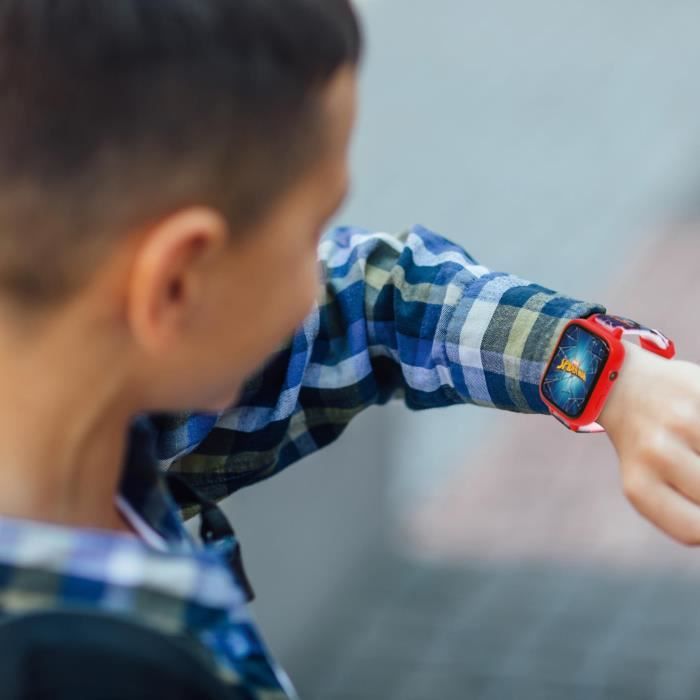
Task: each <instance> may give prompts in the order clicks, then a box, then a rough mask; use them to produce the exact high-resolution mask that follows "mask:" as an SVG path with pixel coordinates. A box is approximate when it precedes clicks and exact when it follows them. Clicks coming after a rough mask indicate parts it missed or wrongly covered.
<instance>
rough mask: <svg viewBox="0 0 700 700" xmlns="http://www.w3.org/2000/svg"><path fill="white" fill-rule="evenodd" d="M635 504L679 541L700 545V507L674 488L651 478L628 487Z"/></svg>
mask: <svg viewBox="0 0 700 700" xmlns="http://www.w3.org/2000/svg"><path fill="white" fill-rule="evenodd" d="M625 493H626V495H627V498H628V499H629V500H630V502H631V503H632V505H633V506H634V507H635V508H636V509H637V510H638V511H639V512H640V513H641V514H642V515H643V516H644V517H646V518H648V519H649V520H651V522H652V523H654V524H655V525H656V526H657V527H659V528H660V529H661V530H663V531H664V532H665V533H666V534H668V535H670V536H671V537H673V539H675V540H677V541H678V542H680V543H682V544H685V545H688V546H696V545H700V508H698V506H697V505H696V504H695V503H693V502H691V501H689V500H688V499H687V498H686V497H685V496H684V495H683V494H681V493H678V491H675V490H674V489H673V488H671V486H669V485H668V484H665V483H663V482H661V481H655V480H653V479H652V478H651V477H648V478H645V479H639V478H638V479H635V480H632V481H631V483H629V482H628V483H626V484H625Z"/></svg>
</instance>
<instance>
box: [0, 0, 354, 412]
mask: <svg viewBox="0 0 700 700" xmlns="http://www.w3.org/2000/svg"><path fill="white" fill-rule="evenodd" d="M360 51H361V39H360V32H359V28H358V24H357V20H356V17H355V15H354V13H353V11H352V9H351V7H350V5H349V0H282V1H280V0H118V1H115V0H60V2H55V1H54V0H0V305H1V306H2V308H4V309H5V310H6V312H7V314H6V315H7V317H8V318H10V317H12V318H16V319H19V320H18V324H20V325H26V326H27V327H30V325H31V328H33V329H36V335H37V339H36V340H37V342H40V341H39V340H38V339H39V338H40V337H41V334H42V328H44V327H47V326H46V324H47V323H48V321H47V319H50V320H51V322H50V323H48V325H49V326H50V327H52V328H54V327H57V326H61V324H63V325H65V327H66V328H67V327H68V326H70V325H71V324H72V325H73V327H74V329H75V330H76V332H82V333H85V334H86V337H85V342H86V344H87V346H92V347H94V348H95V353H103V354H106V355H109V353H110V352H111V350H112V349H114V350H117V349H118V351H119V357H120V358H122V360H123V365H124V369H123V374H124V378H125V382H127V383H129V382H131V383H132V384H133V385H134V386H140V387H142V394H143V395H142V396H141V397H140V399H139V400H140V401H141V402H142V404H143V405H142V406H140V408H143V409H175V408H180V407H181V408H185V407H191V408H218V407H221V406H223V405H224V404H225V403H226V402H227V401H230V400H231V399H232V398H233V397H234V396H235V394H236V391H237V389H238V388H239V386H240V384H241V382H242V381H243V380H244V379H245V377H246V376H247V375H248V374H250V373H251V372H252V371H253V370H254V369H255V367H256V366H257V365H258V364H259V363H260V362H261V361H262V360H264V358H265V356H266V355H267V354H269V353H270V352H272V351H273V350H274V349H275V348H276V347H277V346H278V345H279V344H280V343H281V342H282V341H283V340H284V339H285V337H287V336H288V335H289V334H290V333H291V331H292V330H293V329H294V328H295V327H296V326H297V325H298V323H299V322H300V321H301V320H302V318H303V317H304V315H305V314H306V313H307V312H308V311H309V310H310V307H311V305H312V303H313V298H314V296H315V293H316V285H317V272H316V254H315V249H316V244H317V241H318V237H319V234H320V231H321V229H322V227H323V226H324V224H325V223H326V222H327V220H328V218H329V217H330V216H331V214H332V213H333V212H334V210H335V209H336V208H337V206H338V205H339V203H340V201H341V200H342V198H343V196H344V193H345V191H346V189H347V182H348V175H347V149H348V142H349V138H350V132H351V129H352V125H353V120H354V109H355V87H356V86H355V68H356V65H357V63H358V60H359V55H360ZM30 321H35V323H31V324H30V323H29V322H30ZM91 333H94V334H95V337H87V336H89V335H90V334H91ZM102 359H103V360H106V359H107V358H106V357H103V358H102Z"/></svg>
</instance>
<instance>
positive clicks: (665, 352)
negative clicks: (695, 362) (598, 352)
mask: <svg viewBox="0 0 700 700" xmlns="http://www.w3.org/2000/svg"><path fill="white" fill-rule="evenodd" d="M591 320H592V321H594V322H595V323H597V324H598V325H599V326H602V327H603V328H604V329H605V330H607V331H609V332H610V333H614V334H616V335H617V336H618V337H620V338H623V337H628V336H629V337H637V338H639V344H640V345H641V346H642V347H643V348H644V349H645V350H648V351H649V352H653V353H655V354H657V355H661V356H662V357H665V358H667V359H671V358H673V357H675V355H676V347H675V345H674V344H673V341H672V340H671V339H670V338H668V337H667V336H665V335H664V334H663V333H661V331H657V330H656V329H654V328H649V327H648V326H643V325H642V324H641V323H637V321H633V320H632V319H629V318H625V317H624V316H611V315H608V314H598V315H596V316H593V318H592V319H591Z"/></svg>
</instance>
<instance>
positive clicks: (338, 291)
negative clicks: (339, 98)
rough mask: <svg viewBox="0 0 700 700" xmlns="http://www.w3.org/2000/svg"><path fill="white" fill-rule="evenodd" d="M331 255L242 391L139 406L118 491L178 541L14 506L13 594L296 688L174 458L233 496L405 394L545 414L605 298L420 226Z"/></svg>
mask: <svg viewBox="0 0 700 700" xmlns="http://www.w3.org/2000/svg"><path fill="white" fill-rule="evenodd" d="M320 258H321V262H322V265H323V268H324V279H325V284H324V289H323V294H322V297H321V299H320V301H319V303H318V305H317V307H316V308H315V309H314V311H313V313H312V314H311V315H310V316H309V317H308V319H307V320H306V322H305V324H304V325H303V327H302V328H301V329H299V331H298V332H297V333H296V334H295V335H294V337H293V338H292V339H291V342H290V343H289V344H288V346H287V347H286V348H285V349H284V350H282V351H280V352H278V353H276V354H275V355H274V356H273V357H272V358H270V360H269V361H268V362H267V364H266V365H265V367H264V368H263V369H262V370H261V372H260V373H259V374H258V375H257V376H256V377H255V378H254V379H253V380H252V381H250V382H249V384H248V385H247V387H246V389H245V391H244V393H243V396H242V398H241V400H240V401H239V402H238V404H237V405H236V406H235V407H233V408H232V409H231V410H228V411H226V412H224V413H222V414H218V415H203V414H182V415H167V416H166V415H158V416H150V417H141V418H139V419H138V420H137V421H135V423H134V428H133V430H132V435H131V448H130V450H129V456H128V459H127V462H126V465H125V470H124V479H123V483H122V491H121V495H122V497H123V498H124V499H125V500H126V501H127V502H128V504H129V506H130V508H132V509H133V510H134V511H135V512H136V513H138V514H139V515H140V516H141V517H142V518H143V519H144V520H145V521H146V523H148V524H149V525H150V526H151V527H152V528H153V529H154V530H155V531H156V532H157V533H159V534H160V535H161V536H162V537H163V538H164V539H165V541H166V542H167V544H168V551H165V552H158V551H156V550H154V549H153V548H150V547H148V546H147V545H146V544H145V543H144V542H141V541H140V540H138V539H136V538H132V537H129V536H125V535H119V534H115V533H107V532H94V531H86V530H73V529H69V528H61V527H55V526H49V525H45V524H41V523H36V522H20V521H11V520H7V519H3V520H0V608H2V609H3V610H4V611H5V612H6V613H9V614H15V613H19V612H22V611H26V610H36V609H50V608H56V607H61V608H64V609H65V608H71V607H72V608H85V607H87V608H90V609H100V610H106V611H113V612H116V613H119V614H123V615H127V616H130V617H132V618H133V619H135V620H138V621H140V622H141V623H143V624H147V625H150V626H153V627H154V628H156V629H159V630H162V631H163V632H165V633H168V634H173V633H183V634H186V635H188V636H189V637H193V638H195V639H196V640H198V642H200V643H201V644H203V645H204V646H205V647H206V648H208V649H209V650H210V652H211V653H210V657H211V660H212V668H214V669H216V671H217V672H218V673H219V674H220V675H221V676H222V677H223V678H224V679H225V680H226V681H228V682H229V683H231V684H232V685H233V686H239V687H241V688H245V689H246V691H247V693H248V694H247V695H245V697H250V698H260V699H263V698H265V699H269V700H273V699H274V698H285V697H295V696H294V691H293V690H292V689H291V686H290V685H289V683H288V681H287V679H286V677H285V675H284V673H283V672H282V671H281V670H280V669H279V668H278V667H277V666H276V665H275V663H274V662H273V661H272V660H271V659H270V657H269V655H268V654H267V652H266V650H265V647H264V645H263V643H262V641H261V639H260V636H259V634H258V632H257V631H256V629H255V627H254V626H253V624H252V622H251V620H250V619H249V617H248V613H247V608H246V605H245V602H244V597H243V595H242V592H241V587H240V585H239V583H238V582H237V581H236V580H235V577H234V576H233V574H232V573H231V570H230V568H229V567H228V566H227V564H226V563H225V561H224V558H223V557H222V556H221V554H220V553H219V552H218V551H214V550H211V549H207V548H206V547H204V546H203V545H200V544H197V543H194V542H193V541H192V540H191V539H190V537H189V535H188V534H187V531H186V530H185V529H184V527H183V522H182V518H181V516H180V513H179V511H178V508H177V506H176V505H175V503H174V502H173V500H172V498H171V496H170V494H169V492H168V490H167V487H166V485H165V483H164V478H163V470H164V469H170V470H171V471H173V472H175V473H177V474H179V475H181V476H182V477H183V478H185V479H187V480H188V481H189V483H190V484H192V485H193V486H194V487H195V488H196V489H197V490H198V491H199V492H201V493H202V494H203V495H204V496H206V497H208V498H211V499H221V498H224V497H225V496H227V495H229V494H231V493H233V492H234V491H236V490H237V489H239V488H241V487H243V486H247V485H250V484H252V483H255V482H257V481H260V480H262V479H265V478H268V477H270V476H273V475H274V474H276V473H278V472H279V471H281V470H282V469H284V468H285V467H287V466H289V465H290V464H292V463H293V462H295V461H297V460H299V459H301V458H302V457H304V456H305V455H308V454H310V453H311V452H314V451H315V450H317V449H319V448H321V447H323V446H324V445H327V444H329V443H330V442H332V441H333V440H335V438H337V437H338V436H339V435H340V434H341V433H342V432H343V430H344V429H345V428H346V427H347V425H348V423H349V422H350V420H351V419H352V418H353V417H354V416H355V415H357V414H358V413H359V412H360V411H362V410H363V409H364V408H365V407H367V406H370V405H373V404H383V403H386V402H387V401H389V400H390V399H392V398H395V397H400V398H402V399H403V400H404V401H405V403H406V404H407V405H408V406H409V407H410V408H412V409H427V408H433V407H438V406H448V405H452V404H462V403H474V404H478V405H482V406H492V407H497V408H501V409H507V410H512V411H519V412H540V413H544V412H546V409H545V407H544V405H543V403H542V402H541V400H540V397H539V392H538V384H539V380H540V377H541V375H542V372H543V370H544V365H545V362H546V361H547V359H548V358H549V356H550V354H551V352H552V350H553V346H554V343H555V342H556V340H557V339H558V337H559V334H560V331H561V329H562V327H563V325H564V324H565V323H566V321H567V320H568V319H571V318H576V317H582V316H588V315H590V314H592V313H595V312H601V311H603V310H604V309H602V307H600V306H597V305H594V304H587V303H583V302H579V301H575V300H573V299H569V298H567V297H564V296H561V295H559V294H556V293H555V292H552V291H550V290H547V289H544V288H543V287H540V286H538V285H535V284H531V283H529V282H526V281H524V280H521V279H519V278H517V277H514V276H512V275H508V274H502V273H496V272H491V271H489V270H488V269H486V268H485V267H482V266H481V265H479V264H478V263H477V262H476V261H475V260H474V259H472V258H471V257H470V256H469V255H468V254H467V253H465V252H464V250H462V249H461V248H460V247H458V246H456V245H454V244H452V243H450V242H448V241H446V240H445V239H443V238H441V237H439V236H437V235H435V234H433V233H431V232H430V231H428V230H426V229H424V228H421V227H414V228H412V229H411V230H410V231H409V232H407V233H406V234H404V235H403V236H401V237H393V236H389V235H386V234H376V233H369V232H367V231H363V230H360V229H355V228H344V229H338V230H335V231H333V232H332V233H331V234H330V235H329V236H327V237H326V238H325V239H324V240H323V241H322V243H321V246H320Z"/></svg>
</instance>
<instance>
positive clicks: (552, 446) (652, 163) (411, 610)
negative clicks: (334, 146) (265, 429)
mask: <svg viewBox="0 0 700 700" xmlns="http://www.w3.org/2000/svg"><path fill="white" fill-rule="evenodd" d="M358 6H359V10H360V12H361V14H362V16H363V19H364V23H365V28H366V32H367V40H368V53H367V58H366V61H365V65H364V67H363V75H362V105H361V107H362V111H361V118H360V124H359V128H358V132H357V138H356V142H355V147H354V156H353V160H354V188H353V196H352V198H351V200H350V202H349V204H348V206H347V207H346V209H345V210H344V211H343V212H342V214H341V216H340V217H339V219H338V220H339V222H343V223H353V224H358V225H362V226H366V227H368V228H373V229H376V230H385V231H393V232H398V231H401V230H403V229H405V228H406V227H408V226H410V225H411V224H413V223H422V224H424V225H426V226H428V227H430V228H432V229H433V230H436V231H438V232H441V233H443V234H444V235H446V236H447V237H449V238H452V239H453V240H455V241H458V242H459V243H461V244H462V245H464V247H465V248H467V249H468V250H469V251H470V252H471V253H472V255H474V256H475V257H477V258H478V259H479V260H480V261H481V262H483V263H484V264H485V265H487V266H489V267H491V268H494V269H500V270H507V271H509V272H514V273H517V274H519V275H521V276H524V277H527V278H530V279H533V280H535V281H537V282H539V283H542V284H544V285H547V286H551V287H553V288H555V289H559V290H562V291H565V292H567V293H569V294H571V295H573V296H577V297H579V298H585V299H590V300H600V301H603V302H604V303H606V304H608V306H609V307H610V308H612V309H614V310H615V311H618V312H620V313H627V314H629V315H633V314H634V315H637V316H640V319H641V320H645V321H647V322H649V323H652V324H658V325H660V326H661V327H663V328H665V329H666V330H667V331H668V332H669V333H672V334H674V335H676V336H677V337H678V338H679V340H682V341H683V342H682V343H681V344H680V345H681V347H682V349H684V350H685V355H686V357H689V358H690V359H696V360H697V359H700V348H699V347H698V341H697V339H696V338H695V335H696V334H695V333H694V330H693V326H692V323H689V320H690V321H691V322H692V320H694V319H695V318H697V314H695V313H694V300H695V299H698V298H700V282H698V280H697V277H698V275H697V269H698V262H700V246H698V238H699V237H698V233H697V231H698V229H697V228H696V225H695V219H696V212H697V209H698V204H697V202H698V201H700V199H699V195H700V188H699V187H698V185H699V181H698V175H699V174H700V167H699V166H700V90H698V85H697V76H698V72H699V69H700V41H698V35H699V30H700V4H699V3H697V2H695V1H693V0H666V1H664V2H661V0H634V2H633V1H632V0H613V1H608V2H603V1H602V0H589V1H588V2H573V1H572V2H568V1H565V2H562V1H561V0H557V1H555V0H534V1H532V2H528V3H523V2H517V1H516V0H506V1H504V2H494V3H476V2H471V1H467V0H432V1H431V2H426V0H360V1H359V3H358ZM588 440H593V442H586V438H580V437H575V436H571V435H569V434H567V433H565V432H564V431H562V430H560V429H559V427H558V426H556V425H553V421H549V420H548V419H546V418H531V417H523V416H510V415H505V414H503V415H502V414H498V413H496V412H491V411H487V410H483V409H474V408H471V407H463V408H456V409H450V410H441V411H435V412H432V413H422V414H411V413H409V412H408V411H407V410H405V409H404V408H403V407H402V406H400V405H397V406H391V407H387V408H384V409H372V410H370V411H368V412H367V414H365V415H363V416H362V417H360V418H359V419H358V420H357V421H356V422H355V423H354V424H353V426H352V427H351V429H350V430H349V431H348V432H347V433H346V435H345V436H344V437H343V438H342V439H341V440H340V441H339V442H338V444H337V445H335V446H333V447H331V448H330V449H327V450H325V451H323V452H322V453H321V454H319V455H317V456H314V457H312V458H310V459H308V460H306V461H305V462H304V463H302V464H299V465H296V466H294V467H292V468H291V469H290V470H288V472H287V473H285V474H283V475H281V476H279V477H277V478H276V479H273V480H272V481H270V482H267V483H264V484H261V485H258V486H256V487H255V488H253V489H250V490H247V491H245V492H242V493H240V494H238V495H236V496H234V497H233V499H232V500H231V502H230V504H229V509H230V512H231V515H232V517H233V520H234V523H235V524H236V526H237V528H238V529H239V530H240V534H241V537H242V540H243V544H244V552H245V556H246V560H247V564H248V568H249V569H250V573H251V575H252V578H253V581H254V584H255V586H256V589H257V591H258V602H257V603H256V606H255V609H256V614H257V617H258V619H259V620H260V622H261V624H262V626H263V628H264V630H265V632H266V634H267V638H268V640H269V642H270V645H271V646H272V648H273V650H275V652H276V653H277V655H278V657H279V658H280V659H281V661H282V662H283V663H284V664H285V666H286V668H287V669H288V671H289V673H290V675H291V676H292V678H293V680H294V681H295V683H296V685H297V686H298V688H299V691H300V694H301V695H302V698H306V699H307V700H312V699H318V700H320V699H321V698H323V699H324V700H351V699H353V700H355V699H356V700H359V699H360V698H362V699H367V700H374V699H377V700H379V699H385V698H386V699H388V698H398V699H400V700H412V699H413V698H431V699H432V698H496V699H502V698H517V699H521V698H522V699H528V698H567V699H568V698H607V697H610V698H657V697H658V698H679V699H680V698H697V697H700V680H698V675H697V673H696V666H697V667H698V669H699V670H700V663H698V660H699V659H700V612H698V611H700V606H699V605H698V603H700V585H699V584H700V577H699V576H698V573H699V571H700V570H699V569H698V565H697V564H696V563H695V562H696V560H698V559H700V553H697V552H692V551H690V550H683V549H681V548H680V547H679V546H677V545H675V544H673V543H671V542H670V541H668V540H666V539H664V538H663V537H661V536H660V535H658V534H657V533H655V532H654V531H653V530H652V528H651V527H650V526H649V525H647V524H646V523H644V522H643V521H641V519H639V518H637V517H636V515H634V514H633V513H632V512H631V509H630V507H629V506H628V505H627V504H626V503H625V501H624V499H623V498H622V496H621V494H620V492H619V491H620V489H619V487H618V485H617V476H616V464H615V460H614V455H613V454H612V450H611V449H610V448H609V447H608V446H607V444H606V442H605V439H604V438H601V439H596V438H589V439H588Z"/></svg>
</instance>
